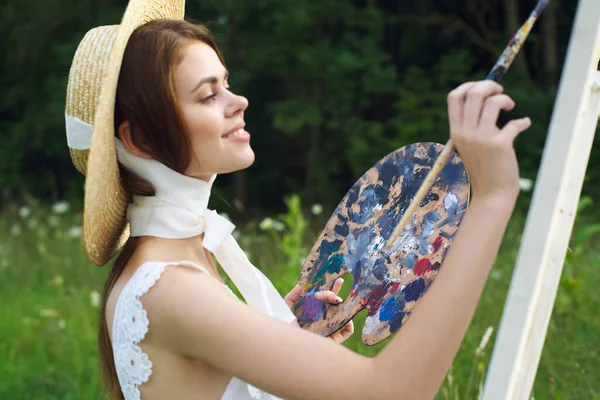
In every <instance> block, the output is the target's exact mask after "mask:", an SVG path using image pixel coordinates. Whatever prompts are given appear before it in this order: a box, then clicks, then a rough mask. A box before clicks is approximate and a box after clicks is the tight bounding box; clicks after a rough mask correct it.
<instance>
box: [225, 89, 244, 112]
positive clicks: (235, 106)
mask: <svg viewBox="0 0 600 400" xmlns="http://www.w3.org/2000/svg"><path fill="white" fill-rule="evenodd" d="M229 93H230V99H229V104H228V105H227V108H226V110H225V113H226V116H227V117H233V116H235V115H236V114H238V113H243V112H244V111H245V110H246V108H248V99H247V98H245V97H244V96H240V95H237V94H234V93H231V92H229Z"/></svg>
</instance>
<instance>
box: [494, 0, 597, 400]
mask: <svg viewBox="0 0 600 400" xmlns="http://www.w3.org/2000/svg"><path fill="white" fill-rule="evenodd" d="M599 58H600V0H580V1H579V5H578V10H577V16H576V19H575V24H574V26H573V32H572V35H571V42H570V45H569V51H568V54H567V59H566V63H565V68H564V70H563V75H562V79H561V83H560V88H559V92H558V96H557V101H556V104H555V108H554V114H553V116H552V122H551V124H550V130H549V134H548V139H547V142H546V146H545V149H544V155H543V159H542V163H541V166H540V172H539V175H538V179H537V183H536V188H535V192H534V195H533V200H532V206H531V209H530V212H529V215H528V217H527V222H526V225H525V231H524V234H523V240H522V242H521V248H520V250H519V255H518V257H517V264H516V266H515V271H514V273H513V277H512V282H511V286H510V290H509V292H508V298H507V301H506V305H505V307H504V313H503V315H502V321H501V323H500V328H499V331H498V337H497V339H496V344H495V346H494V352H493V354H492V359H491V363H490V367H489V370H488V374H487V379H486V382H485V387H484V392H483V399H484V400H496V399H498V400H527V399H528V398H529V396H530V394H531V390H532V386H533V381H534V378H535V375H536V372H537V368H538V364H539V360H540V356H541V353H542V348H543V346H544V341H545V338H546V331H547V329H548V322H549V321H550V315H551V314H552V308H553V306H554V300H555V297H556V291H557V289H558V284H559V280H560V275H561V272H562V268H563V264H564V260H565V255H566V252H567V246H568V244H569V238H570V236H571V231H572V229H573V222H574V220H575V214H576V211H577V205H578V202H579V196H580V193H581V187H582V185H583V179H584V176H585V171H586V168H587V164H588V160H589V156H590V152H591V147H592V142H593V139H594V133H595V131H596V126H597V124H598V116H599V114H600V71H598V70H597V69H598V60H599ZM524 134H525V135H526V134H527V132H525V133H524Z"/></svg>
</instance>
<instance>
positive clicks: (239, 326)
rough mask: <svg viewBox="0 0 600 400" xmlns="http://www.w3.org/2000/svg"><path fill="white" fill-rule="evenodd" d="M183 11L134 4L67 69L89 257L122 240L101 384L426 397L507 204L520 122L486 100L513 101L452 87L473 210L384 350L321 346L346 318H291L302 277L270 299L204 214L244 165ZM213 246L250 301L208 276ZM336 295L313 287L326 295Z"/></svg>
mask: <svg viewBox="0 0 600 400" xmlns="http://www.w3.org/2000/svg"><path fill="white" fill-rule="evenodd" d="M182 19H183V2H182V1H166V0H162V1H154V2H151V1H142V0H132V1H131V2H130V3H129V5H128V8H127V10H126V13H125V16H124V18H123V21H122V23H121V25H119V26H112V27H100V28H96V29H93V30H92V31H90V32H88V34H86V37H85V38H84V39H83V41H82V42H81V44H80V45H79V48H78V50H77V53H76V55H75V58H74V61H73V65H72V67H71V72H70V75H69V88H68V94H67V110H66V117H67V136H68V142H69V147H70V150H71V155H72V157H73V161H74V163H75V165H76V167H77V168H78V169H79V170H80V171H82V172H84V173H86V191H85V211H84V235H85V244H86V249H87V252H88V255H89V257H90V259H91V260H92V261H94V262H95V263H96V264H98V265H104V264H105V263H106V262H108V261H109V260H110V259H111V258H112V256H113V254H115V252H116V251H117V250H118V249H120V248H121V247H122V244H123V243H124V241H125V240H127V238H128V236H130V235H131V238H129V239H128V240H127V242H126V244H125V247H124V248H123V250H122V252H121V254H120V255H119V257H118V259H117V260H116V261H115V263H114V265H113V267H112V270H111V272H110V274H109V276H108V278H107V281H106V285H105V289H104V300H103V301H104V303H103V307H102V312H101V317H100V332H99V341H100V357H101V363H102V370H103V376H104V379H105V382H106V384H107V386H108V388H109V391H110V393H111V395H112V396H113V397H114V398H126V399H139V398H143V399H152V398H157V399H163V398H174V399H188V398H189V399H192V398H194V399H196V398H206V399H219V398H222V399H252V398H257V399H269V398H275V396H278V397H281V398H286V399H333V398H342V399H354V398H357V399H364V398H369V399H380V398H381V399H392V398H393V399H396V398H403V399H413V398H414V399H427V398H433V397H434V396H435V394H436V392H437V390H438V388H439V386H440V384H441V383H442V380H443V378H444V375H445V373H446V371H447V369H448V367H449V366H450V364H451V362H452V359H453V357H454V355H455V353H456V351H457V349H458V346H459V345H460V342H461V340H462V337H463V335H464V333H465V331H466V328H467V326H468V324H469V321H470V319H471V318H472V315H473V312H474V309H475V307H476V304H477V301H478V299H479V296H480V294H481V290H482V289H483V286H484V283H485V280H486V278H487V276H488V273H489V271H490V268H491V266H492V264H493V261H494V259H495V257H496V254H497V252H498V248H499V245H500V242H501V239H502V236H503V233H504V230H505V228H506V225H507V222H508V219H509V217H510V215H511V213H512V210H513V207H514V204H515V201H516V198H517V195H518V192H519V186H518V167H517V161H516V157H515V153H514V150H513V147H512V143H513V140H514V138H515V137H516V136H517V135H518V134H519V133H520V132H521V131H523V130H525V129H527V128H528V127H529V125H530V121H529V119H522V120H514V121H511V122H509V123H508V124H507V125H506V126H505V127H504V128H503V129H498V128H497V126H496V120H497V118H498V115H499V112H500V110H501V109H504V110H510V109H512V108H513V107H514V106H515V104H514V102H513V101H512V100H511V99H510V98H509V97H508V96H506V95H504V94H502V87H501V86H500V85H498V84H496V83H493V82H491V81H486V82H470V83H466V84H464V85H461V86H460V87H458V88H457V89H455V90H453V91H452V92H451V93H450V94H449V96H448V115H449V121H450V136H451V137H452V138H453V140H454V142H455V144H456V147H457V149H458V151H459V152H460V154H461V156H462V158H463V161H464V163H465V166H466V168H467V170H468V171H469V175H470V179H471V184H472V190H473V198H472V201H471V205H470V208H469V210H468V212H467V213H466V215H465V217H464V219H463V222H462V225H461V228H460V230H459V232H458V233H457V236H456V238H455V240H454V242H453V245H452V248H451V249H450V251H449V252H448V254H447V256H446V259H445V261H444V267H443V268H442V269H441V271H440V273H439V275H438V277H437V279H436V283H435V284H434V285H432V286H431V288H430V289H429V290H428V292H427V294H426V295H425V296H424V297H423V298H422V299H421V302H420V304H419V306H418V308H416V309H415V311H414V312H413V315H412V317H411V319H410V320H409V321H408V322H407V323H406V324H405V325H404V326H403V328H402V329H401V330H400V331H399V332H398V334H397V335H396V336H395V337H394V338H393V339H392V340H391V341H390V342H389V344H388V345H387V347H386V348H385V349H383V350H382V351H381V352H380V354H379V355H378V356H376V357H374V358H366V357H363V356H360V355H358V354H355V353H353V352H351V351H350V350H348V349H346V348H344V347H342V346H338V345H336V344H335V342H341V341H343V340H345V339H346V338H347V337H348V336H349V334H351V333H352V330H353V327H352V325H351V324H349V325H348V326H346V327H345V328H344V330H342V331H341V332H338V333H337V334H336V335H335V336H333V337H331V338H330V339H334V340H330V339H328V338H323V337H321V336H318V335H315V334H312V333H309V332H306V331H303V330H301V329H298V327H297V324H296V323H295V322H294V316H293V314H292V313H291V312H290V310H289V308H288V307H290V306H291V305H293V304H294V302H295V300H296V299H297V297H298V295H299V287H296V288H295V289H294V290H292V292H290V293H289V294H288V296H286V299H285V300H283V299H282V298H281V297H280V296H279V295H278V294H277V292H276V291H275V289H274V288H273V286H272V285H271V283H270V282H269V281H268V279H266V277H264V275H262V274H261V273H260V272H259V271H258V270H257V269H256V268H254V267H253V266H252V265H251V264H250V263H249V262H248V260H247V259H246V258H245V256H244V255H243V251H241V249H239V247H238V246H237V243H235V239H233V237H232V236H231V235H230V233H231V231H232V230H233V225H231V224H229V223H228V222H227V221H225V220H223V219H222V218H221V217H219V216H218V214H216V213H214V212H212V211H210V210H206V205H207V203H208V197H209V195H210V188H211V185H212V182H213V181H214V178H215V176H216V175H217V174H223V173H229V172H233V171H237V170H240V169H244V168H247V167H248V166H250V165H251V164H252V163H253V161H254V153H253V151H252V149H251V147H250V143H249V142H250V134H249V133H248V131H246V129H245V123H244V111H245V109H246V108H247V107H248V101H247V100H246V99H245V98H244V97H241V96H239V95H237V94H234V93H233V92H232V90H231V89H230V88H229V85H228V83H227V77H228V72H227V70H226V69H225V66H224V63H223V60H222V57H221V55H220V53H219V52H218V49H217V47H216V45H215V43H214V41H213V39H212V38H211V36H210V34H209V32H208V31H207V30H206V29H205V28H203V27H198V26H194V25H192V24H189V23H186V22H184V21H182ZM92 132H93V134H92ZM117 155H118V161H119V163H118V164H117ZM126 220H127V222H128V223H129V224H128V226H126ZM211 253H212V255H214V256H215V257H216V258H217V260H218V261H219V263H220V264H221V265H222V266H223V268H224V270H225V271H226V272H227V274H228V275H229V276H230V277H231V278H232V280H233V281H234V283H235V284H236V286H238V288H239V289H240V291H241V292H242V294H243V296H244V298H245V300H246V302H247V303H248V305H250V307H249V306H248V305H246V304H244V303H242V302H241V301H239V300H238V299H237V298H236V297H235V296H233V295H232V293H231V292H230V291H229V290H228V288H227V287H226V286H224V285H223V282H222V279H221V277H220V276H219V273H218V271H217V269H216V267H215V263H214V262H213V260H212V258H211ZM180 260H184V261H180ZM459 282H460V284H458V283H459ZM464 285H467V286H468V287H470V288H471V290H469V291H463V290H462V289H461V288H462V287H464ZM337 290H339V285H336V287H335V288H334V290H332V291H330V292H323V293H322V294H321V295H320V296H321V298H320V299H321V300H323V301H330V302H337V300H336V293H337ZM265 314H266V315H265ZM417 338H418V343H419V346H415V340H416V339H417ZM246 382H248V383H246ZM258 388H260V389H258Z"/></svg>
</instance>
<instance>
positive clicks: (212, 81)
mask: <svg viewBox="0 0 600 400" xmlns="http://www.w3.org/2000/svg"><path fill="white" fill-rule="evenodd" d="M227 78H229V71H227V70H225V76H224V77H223V80H227ZM217 82H219V79H218V78H217V77H216V76H209V77H206V78H204V79H201V80H200V82H198V84H197V85H196V86H195V87H194V88H193V89H192V90H190V94H192V93H194V92H195V91H196V90H198V89H199V88H200V86H202V85H204V84H205V83H210V84H213V85H214V84H216V83H217Z"/></svg>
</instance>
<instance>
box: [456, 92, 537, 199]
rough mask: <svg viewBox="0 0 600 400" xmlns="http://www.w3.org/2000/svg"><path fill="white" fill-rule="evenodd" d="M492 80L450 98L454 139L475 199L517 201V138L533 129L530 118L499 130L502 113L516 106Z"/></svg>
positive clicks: (514, 121) (511, 123) (509, 124)
mask: <svg viewBox="0 0 600 400" xmlns="http://www.w3.org/2000/svg"><path fill="white" fill-rule="evenodd" d="M503 90H504V89H503V88H502V86H500V85H499V84H498V83H496V82H494V81H490V80H486V81H480V82H469V83H465V84H463V85H461V86H459V87H458V88H456V89H455V90H453V91H452V92H450V94H449V95H448V118H449V121H450V137H451V139H452V141H453V142H454V145H455V146H456V149H457V151H458V153H459V154H460V156H461V158H462V159H463V162H464V164H465V167H466V168H467V172H468V174H469V179H470V181H471V187H472V189H473V197H474V199H486V198H493V199H505V200H508V201H514V200H515V199H516V197H517V195H518V194H519V168H518V164H517V158H516V155H515V151H514V148H513V141H514V139H515V138H516V137H517V135H518V134H519V133H521V132H523V131H524V130H526V129H527V128H529V127H530V126H531V121H530V120H529V118H523V119H517V120H512V121H510V122H509V123H507V124H506V125H505V126H504V127H503V128H502V129H499V128H498V126H497V124H496V123H497V120H498V116H499V115H500V110H507V111H510V110H512V109H513V108H514V107H515V102H514V101H513V100H512V99H511V98H510V97H509V96H507V95H505V94H503V93H502V92H503Z"/></svg>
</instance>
